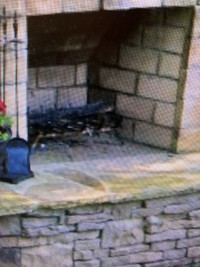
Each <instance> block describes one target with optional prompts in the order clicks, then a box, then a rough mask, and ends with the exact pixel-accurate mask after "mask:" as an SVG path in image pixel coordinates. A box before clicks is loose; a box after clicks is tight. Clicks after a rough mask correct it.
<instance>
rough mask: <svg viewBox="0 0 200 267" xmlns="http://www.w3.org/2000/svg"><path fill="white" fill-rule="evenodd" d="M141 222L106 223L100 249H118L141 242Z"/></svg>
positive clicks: (142, 236) (142, 238)
mask: <svg viewBox="0 0 200 267" xmlns="http://www.w3.org/2000/svg"><path fill="white" fill-rule="evenodd" d="M141 227H142V221H141V220H125V221H122V222H120V221H118V222H108V223H106V225H105V228H104V230H103V236H102V247H103V248H109V247H120V246H126V245H132V244H135V243H139V242H143V240H144V235H143V232H142V229H141Z"/></svg>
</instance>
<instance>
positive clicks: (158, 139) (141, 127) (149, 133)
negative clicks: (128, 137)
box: [134, 122, 172, 149]
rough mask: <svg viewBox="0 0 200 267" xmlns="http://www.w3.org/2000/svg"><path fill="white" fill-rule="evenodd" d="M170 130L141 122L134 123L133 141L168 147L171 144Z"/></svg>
mask: <svg viewBox="0 0 200 267" xmlns="http://www.w3.org/2000/svg"><path fill="white" fill-rule="evenodd" d="M171 139H172V131H171V130H169V129H166V128H161V127H158V126H154V125H151V124H146V123H142V122H138V123H136V127H135V134H134V141H136V142H139V143H143V144H147V145H152V146H155V147H159V148H164V149H169V148H170V146H171Z"/></svg>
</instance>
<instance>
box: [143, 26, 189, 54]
mask: <svg viewBox="0 0 200 267" xmlns="http://www.w3.org/2000/svg"><path fill="white" fill-rule="evenodd" d="M185 37H186V34H185V31H184V29H182V28H174V27H164V26H161V25H160V26H159V25H158V26H157V25H156V26H155V25H153V26H146V27H145V29H144V39H143V45H144V46H145V47H148V48H153V49H159V50H163V51H170V52H174V53H182V52H183V47H184V42H185Z"/></svg>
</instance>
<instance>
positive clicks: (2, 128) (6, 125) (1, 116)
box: [0, 100, 13, 141]
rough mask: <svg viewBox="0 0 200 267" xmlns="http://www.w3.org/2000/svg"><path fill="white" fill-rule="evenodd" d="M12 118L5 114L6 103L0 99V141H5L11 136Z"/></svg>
mask: <svg viewBox="0 0 200 267" xmlns="http://www.w3.org/2000/svg"><path fill="white" fill-rule="evenodd" d="M12 123H13V122H12V119H11V117H10V116H8V115H6V105H5V103H4V102H3V101H1V100H0V141H7V140H9V139H10V137H11V126H12Z"/></svg>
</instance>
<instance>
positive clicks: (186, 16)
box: [165, 1, 193, 27]
mask: <svg viewBox="0 0 200 267" xmlns="http://www.w3.org/2000/svg"><path fill="white" fill-rule="evenodd" d="M176 2H178V1H176ZM187 2H189V1H187ZM192 13H193V12H192V9H191V8H181V9H176V8H174V9H166V11H165V14H166V17H165V18H166V24H167V25H172V26H178V27H187V26H189V25H190V23H191V19H192Z"/></svg>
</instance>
